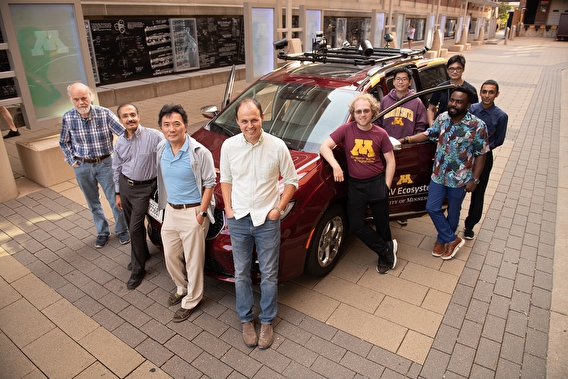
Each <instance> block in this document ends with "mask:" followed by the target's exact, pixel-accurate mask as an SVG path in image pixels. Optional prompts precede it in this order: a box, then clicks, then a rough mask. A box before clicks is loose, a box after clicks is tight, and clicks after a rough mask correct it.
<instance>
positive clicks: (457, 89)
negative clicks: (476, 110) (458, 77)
mask: <svg viewBox="0 0 568 379" xmlns="http://www.w3.org/2000/svg"><path fill="white" fill-rule="evenodd" d="M454 92H461V93H465V94H466V95H467V102H468V103H469V104H473V98H474V97H475V93H474V92H473V91H472V90H471V88H469V87H466V86H456V87H455V88H454V89H452V92H451V93H454Z"/></svg>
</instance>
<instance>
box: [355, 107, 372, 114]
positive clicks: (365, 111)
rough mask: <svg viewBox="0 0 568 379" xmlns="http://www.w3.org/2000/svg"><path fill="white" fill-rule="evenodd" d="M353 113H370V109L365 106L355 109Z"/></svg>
mask: <svg viewBox="0 0 568 379" xmlns="http://www.w3.org/2000/svg"><path fill="white" fill-rule="evenodd" d="M354 113H355V114H361V113H365V114H367V113H371V110H370V109H369V108H366V109H357V110H356V111H355V112H354Z"/></svg>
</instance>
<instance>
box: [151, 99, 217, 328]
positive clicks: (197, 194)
mask: <svg viewBox="0 0 568 379" xmlns="http://www.w3.org/2000/svg"><path fill="white" fill-rule="evenodd" d="M158 119H159V120H160V128H161V129H162V132H163V133H164V136H165V137H166V140H165V141H162V142H161V143H160V144H159V145H158V155H157V162H158V206H159V208H160V209H165V214H164V223H163V224H162V231H161V236H162V245H163V247H164V259H165V261H166V268H167V270H168V273H169V274H170V276H171V277H172V280H173V281H174V283H175V285H176V292H174V293H173V294H171V295H170V297H169V298H168V305H169V306H172V305H175V304H178V303H180V302H181V308H180V309H178V310H177V311H176V312H175V314H174V316H173V319H172V321H173V322H181V321H183V320H186V319H188V318H189V316H191V313H192V312H193V310H194V309H195V307H197V305H198V304H199V302H200V301H201V299H202V298H203V266H204V264H205V237H206V235H207V231H208V229H209V223H210V222H211V223H214V222H215V219H214V217H213V211H214V209H215V198H214V197H213V188H214V187H215V184H216V180H217V174H216V172H215V165H214V162H213V156H212V155H211V152H210V151H209V150H207V148H206V147H205V146H203V145H202V144H200V143H199V142H197V141H196V140H195V139H194V138H192V137H190V136H189V135H188V134H187V127H188V118H187V113H186V112H185V110H184V109H183V108H182V106H181V105H179V104H176V105H174V104H169V105H164V106H163V107H162V109H161V110H160V114H159V116H158Z"/></svg>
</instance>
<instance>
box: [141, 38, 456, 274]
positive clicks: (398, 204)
mask: <svg viewBox="0 0 568 379" xmlns="http://www.w3.org/2000/svg"><path fill="white" fill-rule="evenodd" d="M374 50H375V52H374V54H373V55H371V56H367V57H361V56H360V55H359V53H353V51H354V49H352V48H351V49H350V48H343V49H334V50H333V51H332V50H329V51H326V52H325V59H321V57H320V55H321V54H319V55H318V54H310V53H303V54H300V55H296V56H288V55H284V54H281V55H280V56H279V57H280V58H281V59H285V60H289V61H290V62H289V63H286V64H285V65H284V66H283V67H281V68H279V69H277V70H275V71H273V72H271V73H269V74H267V75H265V76H263V77H262V78H260V79H259V80H257V81H256V82H255V83H253V84H252V85H251V86H250V87H248V88H247V89H246V90H245V91H244V92H243V93H242V94H240V95H239V97H237V99H235V101H233V102H231V103H229V102H228V101H226V102H227V103H229V104H228V105H227V106H226V107H225V108H224V109H223V110H222V111H220V112H217V108H216V107H214V106H209V107H204V108H202V113H203V114H204V116H205V117H209V118H212V119H211V121H209V122H208V123H207V124H206V125H205V126H204V127H202V128H201V129H199V130H198V131H197V132H195V133H194V134H193V137H194V138H195V139H197V140H198V141H199V142H201V143H202V144H204V145H205V146H206V147H207V148H208V149H209V150H210V151H211V152H212V153H213V158H214V160H215V166H216V167H217V168H218V167H219V156H220V151H221V145H222V144H223V141H224V140H225V139H227V138H228V137H230V136H233V135H235V134H238V133H240V128H239V126H238V125H237V123H236V120H235V107H234V105H235V103H236V101H237V100H239V99H240V98H243V97H254V98H256V99H257V100H258V101H259V102H260V103H261V104H262V107H263V110H264V115H265V118H264V124H263V129H264V131H265V132H267V133H270V134H272V135H275V136H277V137H279V138H281V139H282V140H284V141H285V142H286V144H287V145H288V148H289V149H290V154H291V155H292V159H293V161H294V164H295V166H296V170H297V172H298V176H299V183H298V184H299V185H298V190H297V191H296V192H295V193H294V197H293V198H292V200H291V201H290V203H289V205H288V206H287V207H286V209H285V210H284V215H283V216H282V218H281V226H282V239H281V248H280V265H279V280H280V281H285V280H289V279H291V278H294V277H296V276H299V275H301V274H302V273H304V272H305V273H307V274H309V275H311V276H323V275H326V274H327V273H329V272H330V271H331V270H332V269H333V267H334V266H335V264H336V263H337V260H338V259H339V257H340V255H341V249H342V246H343V243H344V241H345V238H346V235H347V232H348V224H347V217H346V214H345V204H346V197H347V186H346V184H345V182H343V183H336V182H335V181H334V180H333V173H332V169H331V167H330V166H329V165H328V164H327V162H326V161H325V160H324V159H323V158H322V157H320V155H319V147H320V144H321V143H322V142H323V141H324V140H325V139H327V137H328V136H329V135H330V133H331V132H333V131H334V130H335V129H336V128H337V127H338V126H339V125H341V124H343V123H344V122H347V121H348V120H349V117H350V116H349V111H348V106H347V105H348V104H349V102H350V101H351V100H352V99H353V98H354V97H355V96H357V95H358V94H359V93H361V92H364V93H371V94H373V95H374V96H375V97H376V98H377V99H378V100H380V99H381V98H382V97H383V96H385V95H386V94H387V93H388V92H389V90H390V89H392V80H393V75H392V71H393V70H394V69H395V68H397V67H401V66H404V67H407V68H409V69H410V70H411V71H412V73H413V88H414V89H415V90H416V91H417V92H418V91H421V90H423V89H429V88H433V87H435V86H436V85H438V84H439V83H441V82H443V81H445V80H447V74H446V69H445V60H444V59H442V58H438V59H424V58H422V54H423V53H424V50H423V51H416V50H414V51H410V50H394V49H374ZM336 53H337V55H336ZM339 54H340V55H339ZM353 54H357V56H356V57H354V58H349V57H350V56H351V55H353ZM230 80H232V79H230ZM228 87H229V86H228ZM426 92H427V93H425V94H423V95H421V94H418V95H420V97H421V99H422V101H423V102H425V104H426V102H427V100H428V98H429V93H431V92H432V91H426ZM415 97H416V96H415ZM226 99H227V97H226ZM395 106H397V105H396V104H395ZM390 109H393V107H391V108H390ZM390 109H386V110H383V111H382V112H381V113H386V112H388V111H389V110H390ZM434 150H435V144H433V143H428V142H426V143H421V144H413V145H404V148H402V149H400V148H399V149H397V150H395V158H396V172H395V176H394V181H393V187H392V188H391V194H390V217H391V220H396V219H398V218H406V219H407V218H413V217H419V216H422V215H424V214H425V205H426V198H427V195H428V185H429V182H430V175H431V172H432V163H433V156H434ZM334 152H335V155H336V157H337V158H338V161H339V162H340V164H342V166H344V169H345V170H346V169H347V167H346V165H345V155H344V154H343V152H342V146H337V147H336V148H335V151H334ZM214 196H215V201H216V206H217V208H216V210H215V220H216V222H215V224H212V225H211V226H210V228H209V234H208V236H207V248H206V258H205V271H206V272H207V273H208V274H209V275H211V276H214V277H216V278H218V279H220V280H226V281H232V280H233V279H234V277H233V274H234V267H233V256H232V248H231V239H230V236H229V230H228V229H227V223H226V219H225V214H224V211H223V209H224V206H223V197H222V195H221V188H220V185H219V184H218V185H217V186H216V187H215V190H214ZM161 213H163V211H162V212H160V213H159V212H157V205H156V203H155V201H152V202H151V206H150V210H149V212H148V216H147V219H148V221H149V223H148V224H149V228H148V235H149V237H150V239H151V241H152V242H153V243H154V244H155V245H156V246H158V247H161V238H160V227H161V221H162V214H161ZM369 217H370V213H369ZM252 276H253V279H254V280H255V281H257V282H258V281H260V272H259V270H258V264H257V263H255V264H254V267H253V273H252Z"/></svg>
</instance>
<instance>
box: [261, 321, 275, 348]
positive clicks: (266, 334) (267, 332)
mask: <svg viewBox="0 0 568 379" xmlns="http://www.w3.org/2000/svg"><path fill="white" fill-rule="evenodd" d="M272 342H274V329H272V324H262V325H260V337H259V339H258V348H259V349H263V350H264V349H268V348H269V347H270V345H272Z"/></svg>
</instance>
